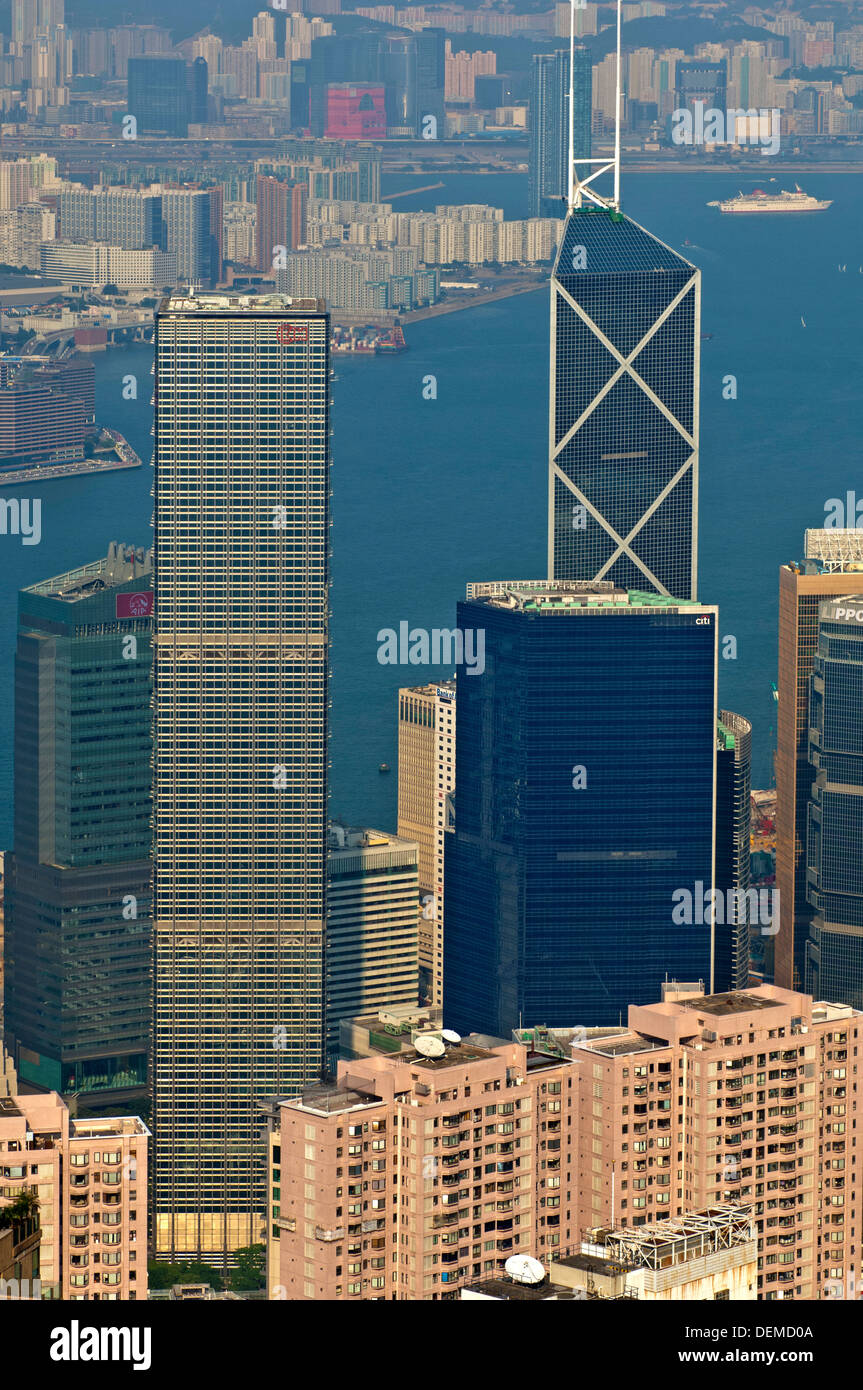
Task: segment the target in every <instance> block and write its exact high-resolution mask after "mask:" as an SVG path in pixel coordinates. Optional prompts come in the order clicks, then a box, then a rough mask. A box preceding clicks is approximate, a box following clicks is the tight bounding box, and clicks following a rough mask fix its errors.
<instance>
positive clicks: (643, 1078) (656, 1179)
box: [572, 985, 863, 1301]
mask: <svg viewBox="0 0 863 1390" xmlns="http://www.w3.org/2000/svg"><path fill="white" fill-rule="evenodd" d="M861 1041H863V1015H861V1014H860V1013H858V1012H857V1011H856V1010H854V1009H851V1008H848V1007H847V1006H845V1005H834V1004H826V1003H814V1002H813V1001H812V1000H811V999H810V998H809V997H808V995H805V994H797V993H795V992H793V991H791V990H784V989H778V988H776V987H774V986H772V985H760V986H759V987H758V988H757V989H750V990H747V991H746V992H745V993H731V994H717V995H713V996H706V997H705V996H703V995H702V994H701V992H700V991H697V992H696V991H693V992H692V994H691V995H690V996H689V997H686V996H685V995H682V994H678V995H677V997H676V998H674V999H669V998H668V997H667V998H666V999H665V1000H664V1002H663V1003H661V1004H650V1005H646V1006H643V1007H633V1008H631V1009H630V1011H629V1026H628V1028H625V1029H614V1030H609V1032H608V1034H607V1035H606V1036H605V1037H600V1036H598V1035H597V1036H595V1037H589V1038H588V1039H587V1040H585V1041H584V1042H582V1043H574V1044H573V1049H572V1056H573V1059H574V1060H575V1062H576V1063H581V1065H578V1066H577V1067H576V1070H575V1072H574V1073H573V1090H574V1092H575V1094H574V1095H573V1110H574V1111H576V1115H577V1118H576V1121H575V1123H576V1129H577V1133H578V1152H577V1154H576V1157H575V1165H574V1166H575V1171H576V1172H577V1173H579V1174H581V1175H584V1177H583V1180H582V1181H581V1182H579V1183H578V1184H577V1190H576V1196H575V1201H576V1206H577V1209H576V1211H574V1212H573V1221H574V1224H575V1225H576V1226H577V1227H579V1228H580V1229H581V1230H582V1231H583V1230H584V1229H586V1228H588V1227H595V1226H605V1227H609V1226H610V1227H614V1226H615V1225H617V1224H618V1223H620V1224H626V1225H628V1226H634V1227H645V1228H647V1227H648V1225H649V1223H651V1222H653V1221H656V1220H659V1219H663V1218H665V1217H676V1216H682V1215H683V1214H684V1213H685V1212H687V1211H695V1210H699V1209H702V1208H704V1207H708V1206H713V1205H714V1204H716V1203H720V1202H737V1203H740V1204H741V1205H743V1206H747V1207H749V1208H750V1209H751V1212H752V1215H753V1216H754V1218H755V1223H756V1228H757V1232H758V1255H759V1275H758V1296H759V1298H761V1299H763V1300H766V1301H770V1300H775V1299H778V1298H784V1299H787V1298H793V1299H814V1298H817V1297H819V1295H820V1296H822V1297H823V1296H824V1295H825V1290H824V1284H825V1283H826V1282H828V1281H830V1282H832V1281H834V1280H835V1281H841V1283H842V1287H843V1290H844V1292H843V1294H842V1295H841V1296H842V1297H845V1298H847V1297H850V1296H852V1295H851V1294H849V1292H848V1290H849V1289H859V1287H860V1277H861V1252H860V1242H859V1219H860V1211H859V1206H860V1201H861V1196H860V1192H861V1188H860V1183H861V1179H863V1174H861V1167H860V1165H861V1159H860V1155H859V1154H858V1152H857V1149H856V1148H855V1147H854V1142H853V1140H852V1139H851V1137H850V1136H851V1134H852V1132H853V1130H854V1128H855V1126H856V1121H857V1118H858V1114H857V1111H858V1107H859V1104H860V1102H859V1101H858V1099H857V1096H856V1093H855V1092H854V1091H853V1090H852V1088H851V1087H850V1086H849V1085H848V1082H847V1079H846V1075H847V1071H848V1066H849V1059H850V1058H851V1057H853V1055H854V1049H855V1048H856V1047H858V1046H859V1045H860V1043H861ZM597 1106H599V1107H601V1113H602V1118H601V1120H599V1121H598V1123H597V1124H596V1126H595V1125H594V1118H593V1117H594V1115H596V1113H597V1109H596V1108H597ZM855 1232H856V1233H857V1234H856V1235H855ZM852 1281H853V1282H852Z"/></svg>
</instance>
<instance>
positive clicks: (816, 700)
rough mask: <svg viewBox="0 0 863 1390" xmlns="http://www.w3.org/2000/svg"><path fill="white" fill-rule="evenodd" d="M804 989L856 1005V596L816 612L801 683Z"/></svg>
mask: <svg viewBox="0 0 863 1390" xmlns="http://www.w3.org/2000/svg"><path fill="white" fill-rule="evenodd" d="M809 690H810V694H809V762H810V764H811V767H812V786H811V791H810V796H809V833H808V838H807V854H806V867H807V885H808V891H807V895H808V898H809V903H810V906H811V908H812V912H813V917H812V921H811V924H810V927H809V942H808V947H807V956H806V989H807V992H811V993H812V994H813V995H814V997H815V998H816V999H829V1000H830V1001H831V1002H832V1003H836V1004H851V1005H852V1006H853V1007H854V1008H855V1009H859V1008H863V599H861V597H860V595H859V594H852V595H851V596H850V597H846V598H842V597H840V598H835V599H829V600H828V601H826V602H824V603H822V604H821V607H820V609H819V614H818V645H817V647H816V649H815V660H814V663H813V667H812V677H811V680H810V685H809Z"/></svg>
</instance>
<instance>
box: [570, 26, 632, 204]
mask: <svg viewBox="0 0 863 1390" xmlns="http://www.w3.org/2000/svg"><path fill="white" fill-rule="evenodd" d="M583 8H584V3H583V0H569V178H568V181H567V190H566V207H567V212H572V210H573V208H580V207H582V206H583V204H584V202H585V201H588V202H590V203H593V204H594V205H595V206H596V207H600V208H610V209H613V210H614V211H615V212H619V211H620V120H621V107H622V103H623V95H622V89H621V66H620V47H621V44H620V27H621V9H622V0H617V74H616V80H615V94H614V157H613V158H612V159H587V158H584V157H583V156H579V157H578V158H576V155H575V12H576V10H577V9H583ZM576 165H589V166H591V168H592V170H593V172H592V173H588V174H587V175H586V177H585V178H580V177H579V174H578V173H577V171H576ZM612 172H613V174H614V193H613V195H612V197H611V198H605V197H603V196H602V194H600V193H597V192H596V191H595V190H594V189H593V188H592V187H591V185H592V184H593V182H594V180H595V179H598V178H600V177H601V176H602V175H603V174H608V173H612Z"/></svg>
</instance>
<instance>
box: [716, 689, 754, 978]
mask: <svg viewBox="0 0 863 1390" xmlns="http://www.w3.org/2000/svg"><path fill="white" fill-rule="evenodd" d="M751 766H752V725H751V724H750V723H749V720H748V719H744V718H743V717H742V715H739V714H732V712H731V711H730V710H727V709H724V710H721V711H720V715H719V725H718V728H717V736H716V887H717V889H718V890H719V891H720V892H721V893H722V895H723V897H722V902H723V914H722V917H723V920H722V921H721V922H719V923H717V927H716V949H715V969H716V974H715V979H714V982H713V988H714V991H715V992H716V993H717V994H721V993H723V992H725V991H727V990H734V989H745V988H746V986H747V985H748V983H749V932H750V923H751V920H752V916H753V913H752V900H751V899H750V897H749V896H748V895H749V882H750V879H749V834H750V822H751V811H750V796H751V783H752V776H751Z"/></svg>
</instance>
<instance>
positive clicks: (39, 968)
mask: <svg viewBox="0 0 863 1390" xmlns="http://www.w3.org/2000/svg"><path fill="white" fill-rule="evenodd" d="M152 602H153V593H152V563H151V556H150V553H149V552H148V551H144V550H136V549H134V548H129V547H124V546H118V545H112V546H111V547H110V549H109V552H108V554H107V556H106V557H105V558H104V559H102V560H97V561H95V562H94V563H92V564H87V565H82V566H80V568H78V569H75V570H71V571H69V572H68V573H66V574H61V575H58V576H56V577H55V578H53V579H48V580H45V581H44V582H42V583H39V584H33V585H31V586H30V587H29V588H27V589H24V590H23V591H22V593H21V595H20V598H19V616H18V650H17V652H16V656H15V841H14V843H15V849H14V853H13V854H11V855H7V858H6V866H7V871H8V872H7V879H8V881H7V887H6V950H7V965H8V970H7V978H6V993H7V1005H6V1023H7V1037H8V1039H9V1040H10V1042H11V1045H12V1048H13V1050H14V1058H15V1063H16V1066H17V1068H18V1072H19V1076H20V1078H21V1081H22V1082H23V1083H25V1084H26V1085H28V1086H31V1087H38V1088H40V1089H45V1090H55V1091H60V1092H61V1093H63V1094H66V1095H70V1094H73V1093H76V1092H77V1093H78V1094H79V1095H80V1098H81V1104H82V1105H86V1106H87V1107H89V1108H94V1107H99V1106H105V1105H111V1106H114V1105H117V1104H120V1103H129V1102H131V1101H132V1100H133V1099H135V1098H139V1097H141V1096H143V1095H144V1094H145V1091H146V1085H147V1049H148V1044H149V1037H150V1026H151V1011H150V1009H151V985H150V976H151V958H150V949H151V902H150V870H151V864H150V816H151V781H152V771H151V759H152V742H151V714H150V700H151V647H150V629H151V626H152V621H153V620H152Z"/></svg>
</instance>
